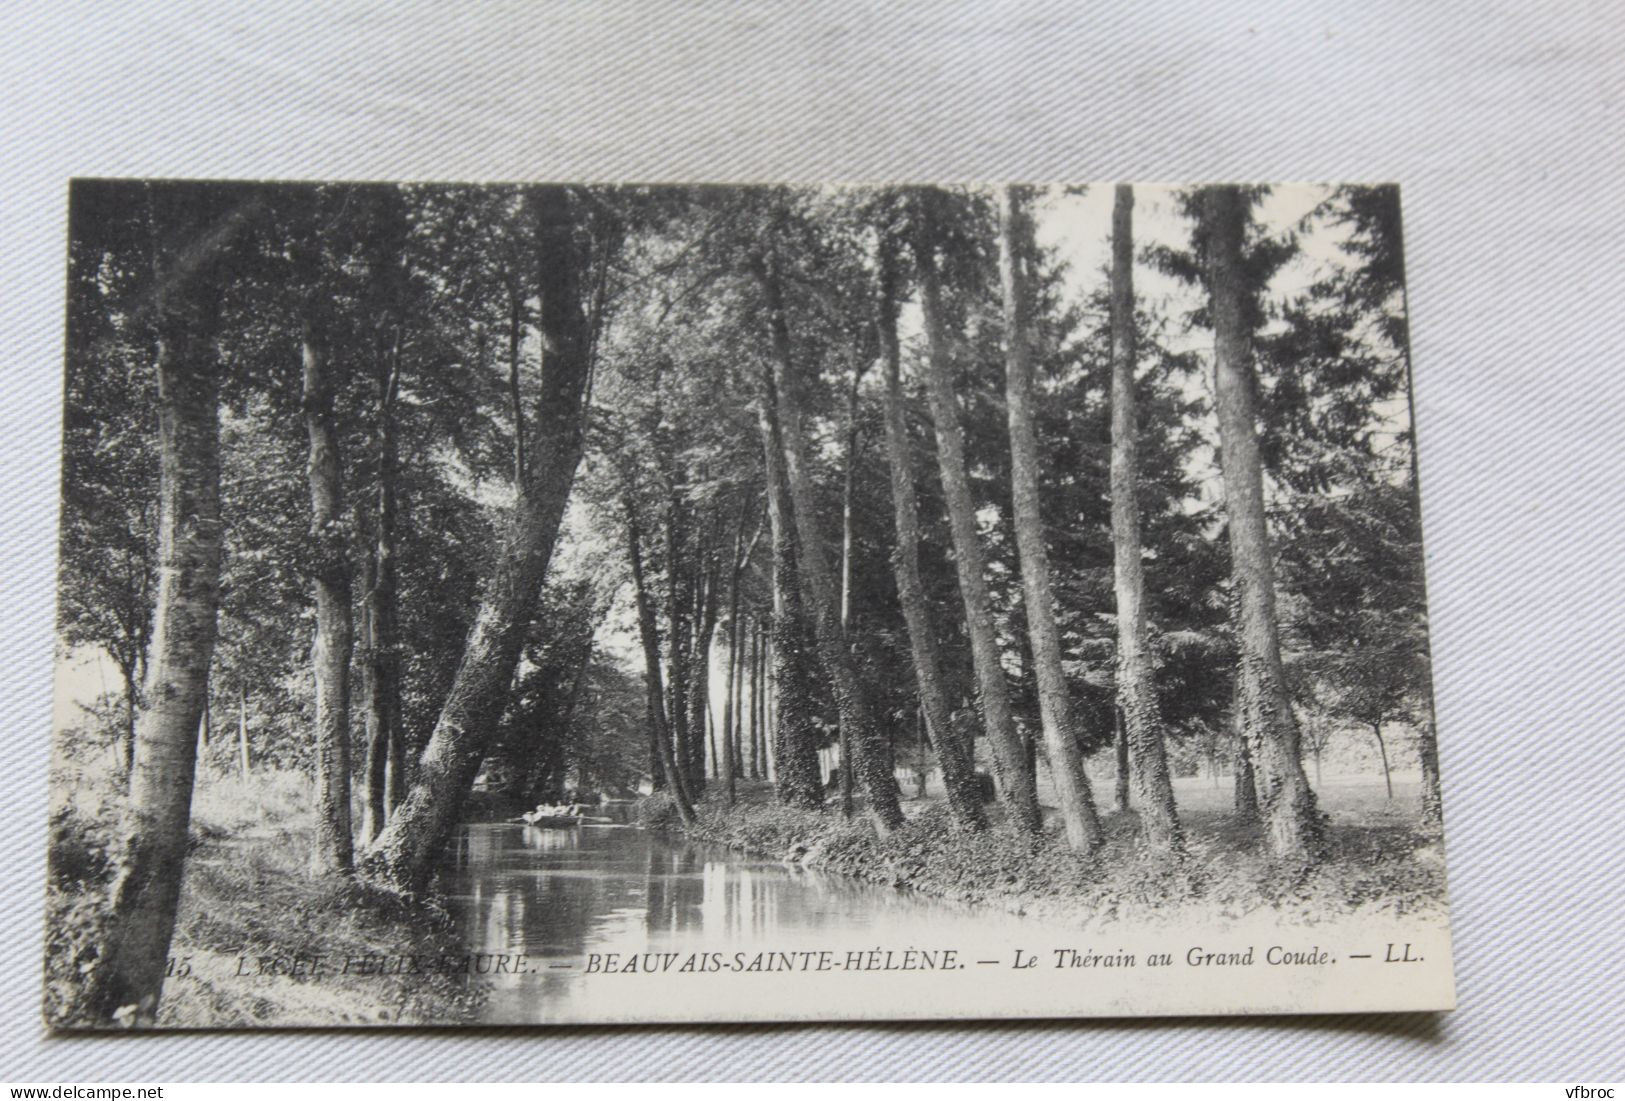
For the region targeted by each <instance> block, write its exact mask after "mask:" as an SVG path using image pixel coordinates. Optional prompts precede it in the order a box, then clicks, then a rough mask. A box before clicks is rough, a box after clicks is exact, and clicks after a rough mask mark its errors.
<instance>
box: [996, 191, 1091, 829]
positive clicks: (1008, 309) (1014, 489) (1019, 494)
mask: <svg viewBox="0 0 1625 1101" xmlns="http://www.w3.org/2000/svg"><path fill="white" fill-rule="evenodd" d="M999 197H1000V203H999V274H1000V282H1001V283H1002V284H1003V290H1004V326H1005V334H1004V340H1005V361H1004V363H1005V401H1006V408H1007V411H1008V414H1009V423H1010V480H1011V497H1012V499H1013V502H1014V507H1015V529H1016V547H1017V549H1018V551H1019V552H1020V554H1021V583H1022V592H1023V594H1024V595H1025V597H1026V606H1027V632H1028V638H1029V639H1030V641H1031V643H1032V652H1033V672H1034V674H1035V676H1036V678H1037V681H1038V713H1039V720H1040V723H1041V725H1042V726H1043V728H1044V748H1045V750H1046V751H1047V756H1048V758H1049V770H1050V778H1051V779H1052V780H1053V781H1054V783H1055V795H1056V798H1057V799H1058V800H1059V801H1060V804H1061V822H1062V825H1063V826H1064V828H1065V830H1066V839H1067V843H1068V844H1069V845H1071V846H1072V847H1073V848H1074V849H1080V850H1089V849H1093V848H1096V847H1098V846H1099V845H1100V843H1101V840H1102V835H1101V832H1100V821H1099V818H1098V816H1097V815H1096V812H1095V801H1094V794H1093V792H1091V791H1090V789H1089V777H1088V775H1087V774H1085V772H1084V771H1083V753H1082V751H1080V750H1079V749H1078V731H1077V716H1076V713H1075V712H1074V710H1073V707H1072V690H1071V688H1070V687H1069V686H1068V685H1067V683H1066V672H1065V670H1064V668H1063V667H1062V664H1061V632H1060V630H1059V629H1058V628H1057V627H1056V625H1055V608H1054V601H1055V596H1054V592H1053V591H1052V586H1051V583H1050V571H1049V550H1048V548H1047V547H1046V546H1045V543H1044V517H1043V509H1042V507H1041V503H1040V500H1039V489H1038V437H1037V434H1036V433H1035V432H1034V430H1033V410H1032V402H1033V377H1032V356H1031V354H1030V351H1029V348H1028V339H1029V335H1030V334H1029V332H1028V329H1029V326H1028V321H1027V313H1028V304H1027V293H1028V291H1027V282H1028V277H1027V271H1026V265H1027V262H1028V260H1027V258H1028V256H1029V255H1030V254H1031V249H1032V246H1031V244H1030V240H1029V238H1030V237H1031V228H1030V226H1029V225H1028V223H1027V213H1026V209H1025V204H1024V203H1023V202H1022V197H1021V195H1020V193H1019V192H1017V191H1016V189H1015V188H1013V187H1006V188H1004V189H1002V190H1001V191H1000V193H999Z"/></svg>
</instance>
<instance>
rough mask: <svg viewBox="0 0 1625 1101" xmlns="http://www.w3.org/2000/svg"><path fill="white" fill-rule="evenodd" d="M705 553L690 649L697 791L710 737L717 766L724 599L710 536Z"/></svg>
mask: <svg viewBox="0 0 1625 1101" xmlns="http://www.w3.org/2000/svg"><path fill="white" fill-rule="evenodd" d="M703 546H704V548H705V553H704V556H703V558H702V559H700V562H703V563H704V565H703V567H702V566H701V565H700V564H699V562H697V563H696V565H695V571H696V575H697V576H696V584H695V592H694V616H693V620H692V622H693V626H694V641H693V645H692V646H691V648H690V650H689V666H688V675H689V686H688V706H689V721H688V724H689V728H690V729H691V730H693V731H694V739H693V747H694V751H695V756H694V762H693V765H694V770H693V775H694V776H696V777H698V782H697V783H691V784H690V790H692V791H693V792H694V793H695V794H696V795H698V794H699V793H700V792H702V791H704V790H705V750H706V745H707V743H708V740H709V741H710V745H711V765H712V768H713V770H714V769H715V767H716V764H717V761H718V757H717V753H716V744H715V741H714V739H712V733H713V731H712V723H711V722H710V719H711V645H712V643H713V642H714V641H715V639H716V633H717V611H718V608H719V607H720V604H721V601H720V600H719V598H718V592H719V590H720V588H721V585H720V584H719V578H718V573H719V572H720V570H721V563H720V561H719V560H718V558H717V556H716V553H715V548H714V547H713V546H712V544H711V540H710V538H709V537H707V538H706V540H705V542H704V544H703Z"/></svg>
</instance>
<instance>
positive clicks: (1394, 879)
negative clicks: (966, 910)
mask: <svg viewBox="0 0 1625 1101" xmlns="http://www.w3.org/2000/svg"><path fill="white" fill-rule="evenodd" d="M1180 787H1181V790H1180V791H1179V795H1180V797H1181V807H1180V813H1181V821H1182V823H1183V825H1184V828H1185V832H1186V837H1187V855H1186V856H1185V857H1184V858H1183V859H1176V858H1172V857H1168V856H1164V855H1159V854H1156V853H1153V852H1150V851H1149V850H1147V849H1146V847H1145V846H1144V845H1143V843H1142V842H1141V839H1140V830H1139V821H1138V818H1137V816H1136V815H1135V814H1134V813H1133V812H1132V811H1129V812H1121V811H1111V812H1103V817H1102V821H1103V825H1104V827H1105V831H1106V835H1107V843H1106V846H1105V848H1104V849H1103V850H1102V851H1101V852H1100V853H1098V854H1096V855H1094V856H1085V855H1082V854H1079V853H1075V852H1072V851H1071V850H1069V849H1068V848H1067V847H1066V845H1065V842H1064V840H1063V839H1062V838H1061V837H1060V836H1059V835H1058V832H1057V831H1056V829H1055V825H1054V823H1053V822H1052V823H1051V824H1050V827H1049V829H1047V830H1046V832H1045V834H1044V835H1043V836H1041V837H1022V836H1018V835H1017V834H1015V833H1014V832H1012V831H1010V830H1008V829H1007V828H1005V827H1004V825H1003V816H1002V812H1001V811H999V809H998V808H997V807H990V808H989V810H990V812H991V814H992V818H993V820H994V822H995V828H994V829H992V830H990V831H988V832H986V833H981V834H967V833H958V832H955V830H954V828H953V822H952V819H951V818H950V816H949V815H948V813H947V811H946V808H945V807H944V806H943V805H942V804H941V803H940V802H938V801H937V800H935V799H931V798H927V799H924V800H920V799H913V800H906V801H905V803H904V809H905V811H906V812H907V813H908V816H909V823H908V825H907V826H906V827H904V828H903V829H901V830H898V831H896V832H895V833H894V834H892V835H891V836H889V837H886V838H879V837H877V836H875V834H874V831H873V829H872V828H871V826H870V824H869V823H868V821H867V820H866V819H865V818H863V817H862V808H861V805H860V807H859V811H858V815H857V816H855V817H854V818H853V820H852V821H850V822H848V821H844V820H843V819H842V818H841V815H840V810H839V806H838V800H836V801H833V802H831V803H830V804H829V805H826V807H825V809H824V811H823V812H822V813H816V812H812V811H803V810H794V809H791V808H787V807H783V806H780V805H779V804H778V803H777V801H776V799H775V797H774V793H773V791H772V788H771V786H770V785H768V784H765V783H743V784H741V785H739V793H740V802H739V803H738V805H736V806H735V807H733V808H732V809H729V808H727V807H725V806H724V805H723V802H722V800H723V795H722V792H721V790H720V786H719V785H715V784H713V785H711V789H710V790H709V791H708V792H707V795H706V797H705V799H704V800H703V801H702V803H701V805H700V807H699V808H698V810H699V814H700V822H699V823H698V825H697V826H696V827H695V828H694V829H692V830H691V831H689V832H690V833H691V834H692V835H693V836H695V837H697V838H700V839H703V840H708V841H714V842H718V843H721V844H725V845H728V846H730V847H733V848H735V849H739V850H743V851H748V852H754V853H759V854H762V855H766V856H772V857H776V858H779V859H783V860H788V861H795V862H799V863H801V864H804V865H807V866H811V867H818V868H820V869H823V870H825V871H832V872H839V873H842V874H846V875H851V876H855V877H857V878H860V879H864V880H868V881H870V882H875V883H884V884H888V885H891V886H894V887H898V888H906V889H909V890H916V891H921V892H924V893H927V894H932V895H937V896H940V897H944V898H952V899H957V900H961V901H966V902H973V903H981V904H986V905H995V906H999V907H1001V908H1003V909H1008V910H1013V911H1015V912H1018V913H1035V914H1042V915H1043V916H1045V917H1046V918H1051V919H1056V920H1063V921H1069V922H1073V923H1078V924H1082V923H1085V922H1089V921H1096V920H1110V919H1114V918H1130V919H1140V920H1145V919H1151V918H1174V917H1177V916H1178V915H1179V913H1180V911H1182V910H1187V909H1188V910H1191V911H1193V912H1199V913H1200V914H1201V915H1202V916H1204V917H1213V916H1220V917H1227V918H1239V917H1241V916H1243V915H1246V914H1248V913H1252V912H1255V911H1258V910H1261V909H1271V910H1274V911H1276V912H1278V913H1279V914H1280V915H1281V917H1282V918H1284V919H1287V920H1296V921H1302V922H1306V923H1310V922H1313V921H1315V920H1318V919H1321V918H1325V917H1330V916H1334V915H1346V914H1349V913H1352V912H1356V911H1358V912H1362V913H1372V914H1386V915H1390V916H1396V917H1397V916H1402V915H1410V914H1418V913H1425V914H1437V913H1442V912H1443V908H1444V901H1445V881H1444V859H1443V850H1442V846H1441V840H1440V833H1439V831H1438V830H1437V829H1434V828H1429V827H1426V826H1424V825H1423V824H1422V823H1421V822H1420V819H1419V815H1418V814H1417V810H1416V805H1415V804H1416V800H1415V799H1414V797H1409V798H1396V799H1395V800H1394V801H1392V802H1389V801H1388V800H1387V799H1386V798H1385V797H1384V794H1383V789H1382V781H1381V780H1380V779H1378V780H1375V781H1374V782H1367V781H1364V780H1360V781H1352V782H1347V783H1343V784H1337V785H1327V790H1326V791H1325V793H1324V796H1323V798H1322V807H1323V809H1324V810H1325V811H1326V813H1327V816H1328V827H1327V832H1328V839H1329V853H1328V855H1327V857H1326V859H1325V860H1323V861H1321V862H1319V863H1317V864H1313V865H1304V864H1294V863H1286V862H1281V861H1277V860H1273V859H1271V858H1270V857H1268V856H1265V855H1263V854H1261V852H1260V851H1259V850H1260V846H1259V844H1258V827H1257V826H1252V825H1247V824H1244V823H1242V822H1239V821H1238V820H1237V818H1236V816H1235V814H1234V813H1233V811H1232V810H1231V807H1230V802H1229V800H1230V792H1229V790H1228V789H1213V788H1212V787H1211V785H1210V784H1209V783H1208V781H1205V780H1202V781H1192V782H1187V783H1185V784H1181V785H1180ZM641 815H642V820H643V821H644V822H645V823H646V824H649V825H652V826H655V827H657V828H662V829H672V830H676V829H680V824H679V823H678V821H677V818H676V815H675V812H674V811H673V810H672V808H671V805H670V803H669V801H668V800H667V799H666V798H665V797H664V796H663V795H655V796H650V797H648V798H646V799H645V800H644V801H643V803H642V806H641Z"/></svg>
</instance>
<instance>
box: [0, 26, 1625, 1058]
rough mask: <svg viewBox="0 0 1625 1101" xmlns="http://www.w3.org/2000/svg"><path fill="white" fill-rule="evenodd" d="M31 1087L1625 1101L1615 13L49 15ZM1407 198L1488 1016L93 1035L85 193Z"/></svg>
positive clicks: (39, 70) (15, 570)
mask: <svg viewBox="0 0 1625 1101" xmlns="http://www.w3.org/2000/svg"><path fill="white" fill-rule="evenodd" d="M0 11H3V13H4V16H5V18H4V20H3V23H0V27H3V29H4V34H5V43H4V45H3V46H0V61H3V68H0V87H3V89H4V93H3V94H4V110H5V126H4V131H3V141H4V145H3V147H0V166H3V169H0V170H3V178H4V186H3V190H0V218H3V219H4V236H3V238H0V240H3V249H0V256H3V263H4V265H5V276H4V280H3V282H0V288H3V289H0V314H3V318H0V338H3V339H0V356H3V361H4V370H3V373H0V475H3V476H0V562H3V573H4V581H3V585H4V590H3V594H0V632H3V633H0V639H3V642H4V653H3V657H4V660H3V662H0V708H3V711H0V719H3V723H4V727H3V729H4V730H5V732H6V734H7V736H8V738H9V742H8V744H7V745H6V746H5V756H4V761H5V766H4V769H3V770H0V788H3V793H4V798H3V799H0V876H3V878H4V891H3V892H0V945H3V955H0V975H3V981H0V1014H3V1018H0V1077H4V1078H7V1079H9V1080H11V1081H13V1082H18V1081H29V1080H38V1081H44V1080H47V1079H50V1080H55V1081H81V1082H83V1081H88V1080H91V1079H96V1080H126V1081H128V1080H139V1079H148V1080H151V1079H157V1080H175V1079H209V1078H216V1079H230V1078H251V1079H272V1080H277V1079H292V1078H350V1077H354V1078H468V1079H500V1078H548V1079H551V1078H558V1077H569V1078H617V1079H638V1078H672V1079H697V1078H708V1077H719V1076H722V1077H773V1078H786V1079H823V1078H893V1077H907V1078H928V1079H1002V1078H1039V1079H1078V1078H1085V1079H1087V1078H1163V1079H1167V1078H1174V1079H1211V1078H1223V1077H1247V1078H1305V1077H1307V1078H1329V1079H1363V1078H1424V1079H1427V1078H1453V1079H1455V1078H1473V1079H1480V1078H1482V1079H1495V1078H1507V1077H1536V1078H1543V1079H1563V1080H1567V1081H1580V1080H1591V1081H1594V1080H1596V1079H1599V1078H1612V1079H1614V1080H1618V1079H1619V1078H1621V1077H1622V1076H1625V1017H1622V1005H1625V935H1622V932H1621V927H1622V903H1625V889H1622V888H1625V857H1622V844H1625V836H1622V833H1625V831H1622V829H1621V825H1622V812H1621V805H1622V803H1621V798H1620V793H1619V790H1618V788H1619V776H1620V772H1621V769H1620V761H1619V755H1620V752H1621V747H1622V745H1625V723H1622V722H1621V719H1620V712H1621V708H1622V706H1625V692H1622V688H1621V685H1622V682H1625V668H1622V662H1621V658H1620V639H1621V628H1622V626H1625V624H1622V619H1625V617H1622V614H1621V613H1622V610H1625V597H1622V595H1621V586H1622V584H1625V577H1622V575H1621V569H1620V556H1621V549H1622V548H1621V539H1620V536H1619V530H1620V525H1621V523H1622V521H1625V494H1622V492H1621V489H1622V480H1625V474H1622V471H1625V428H1622V425H1621V421H1622V419H1625V381H1622V380H1625V362H1622V360H1625V356H1622V337H1625V313H1622V311H1621V309H1620V305H1619V300H1620V296H1621V294H1622V292H1625V279H1622V278H1621V256H1622V246H1625V229H1622V227H1625V201H1622V197H1625V142H1622V136H1621V135H1622V130H1625V125H1622V123H1625V120H1622V117H1621V115H1622V111H1621V97H1622V95H1625V14H1622V12H1621V10H1620V9H1619V8H1618V7H1616V6H1614V5H1612V4H1609V3H1605V2H1599V3H1593V4H1582V3H1564V2H1554V0H1545V2H1529V3H1521V4H1519V3H1504V2H1503V3H1448V2H1432V3H1380V2H1374V0H1359V2H1350V3H1279V2H1277V3H1219V2H1206V3H1202V2H1193V3H1144V2H1139V3H1122V4H1119V5H1115V6H1111V7H1108V6H1107V5H1104V4H1099V3H1097V4H1090V5H1083V4H1066V3H1043V2H1031V3H1016V2H1002V0H983V2H981V3H924V2H920V3H896V4H890V5H887V4H880V3H869V4H861V3H850V2H846V3H840V2H828V0H826V2H824V3H820V4H812V3H793V2H792V3H782V4H781V3H734V2H727V3H724V2H713V3H694V4H686V5H678V4H667V3H657V2H654V0H644V2H614V0H607V2H596V3H543V2H539V0H538V2H527V3H514V4H507V5H504V4H494V3H493V4H481V5H475V4H443V3H436V2H435V0H425V2H422V3H413V2H400V3H394V4H382V3H374V4H358V3H328V4H304V3H279V4H263V3H262V4H239V5H226V4H218V3H215V4H180V3H169V4H161V5H160V4H147V5H141V4H129V5H118V6H114V5H74V4H55V5H44V4H24V3H9V2H8V3H3V4H0ZM75 174H80V175H89V174H130V175H193V176H277V177H284V178H297V177H350V178H358V177H365V178H379V179H395V178H425V177H433V178H441V179H573V178H591V179H599V180H604V179H640V180H676V179H683V180H764V179H794V180H820V179H846V180H853V179H861V180H882V179H896V178H909V179H915V180H926V179H929V180H939V179H954V180H970V179H990V178H991V179H1004V178H1028V179H1067V180H1092V179H1130V180H1190V179H1216V178H1231V179H1235V178H1242V179H1261V180H1302V179H1312V180H1343V179H1361V180H1386V179H1396V180H1399V181H1401V182H1402V183H1403V185H1404V200H1405V215H1406V228H1407V232H1408V238H1409V243H1410V250H1409V251H1410V256H1409V260H1410V276H1411V284H1410V294H1411V298H1410V300H1411V305H1412V312H1413V326H1414V334H1415V341H1416V345H1415V358H1416V365H1417V366H1416V385H1417V391H1418V397H1419V406H1420V408H1419V416H1418V420H1419V427H1420V433H1421V474H1422V489H1423V498H1424V506H1425V518H1426V536H1427V545H1428V570H1429V583H1430V585H1429V587H1430V596H1431V603H1432V610H1433V624H1434V645H1435V650H1434V653H1435V662H1436V675H1437V689H1438V705H1439V724H1440V739H1441V746H1442V751H1443V766H1444V781H1445V796H1446V811H1447V816H1448V825H1449V837H1448V845H1449V867H1450V875H1451V897H1452V905H1453V908H1454V915H1455V933H1456V952H1457V965H1458V969H1459V982H1460V996H1461V1006H1462V1008H1461V1009H1459V1010H1458V1011H1457V1012H1455V1013H1453V1014H1448V1015H1443V1016H1438V1017H1433V1016H1408V1017H1374V1016H1373V1017H1360V1018H1343V1019H1338V1018H1322V1019H1291V1020H1287V1019H1282V1020H1221V1021H1196V1020H1180V1021H1132V1022H1106V1023H1091V1022H1081V1023H1079V1022H1059V1023H1056V1022H1050V1023H1024V1022H1015V1023H1009V1022H1007V1023H996V1024H988V1025H985V1026H975V1027H963V1026H960V1027H938V1026H930V1025H908V1026H899V1027H881V1028H875V1027H818V1028H812V1027H751V1028H706V1029H698V1028H695V1029H686V1030H685V1029H623V1030H609V1029H583V1030H553V1031H537V1030H529V1031H526V1030H502V1031H484V1032H477V1033H471V1032H459V1031H414V1032H396V1033H390V1032H332V1033H313V1032H288V1033H280V1034H260V1035H252V1034H236V1035H233V1034H225V1033H212V1034H190V1035H169V1036H143V1037H112V1038H92V1039H77V1038H68V1039H58V1038H48V1037H46V1036H45V1035H44V1033H43V1030H42V1029H41V1026H40V1025H39V1012H38V1004H39V967H40V965H39V960H40V913H41V897H42V892H43V886H42V884H43V867H44V860H43V851H44V844H43V843H44V834H45V829H44V827H45V815H44V809H43V808H44V806H45V791H44V787H45V759H46V740H47V730H48V720H49V712H50V707H49V697H50V664H51V619H52V600H53V596H52V568H53V566H52V558H53V541H54V527H55V523H56V503H55V490H56V477H57V450H58V417H59V405H60V388H61V382H60V377H61V376H60V355H61V350H60V344H61V341H60V333H61V327H62V308H61V296H62V278H63V259H64V249H63V226H64V215H65V202H64V200H65V195H66V190H65V183H66V180H67V179H68V177H69V176H70V175H75Z"/></svg>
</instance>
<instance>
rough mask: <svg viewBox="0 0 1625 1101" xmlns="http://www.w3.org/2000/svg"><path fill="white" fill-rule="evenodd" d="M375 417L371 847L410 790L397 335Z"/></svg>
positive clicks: (367, 612)
mask: <svg viewBox="0 0 1625 1101" xmlns="http://www.w3.org/2000/svg"><path fill="white" fill-rule="evenodd" d="M377 386H378V393H377V409H376V411H375V413H374V418H375V419H374V423H373V432H374V441H373V443H374V450H375V455H374V459H375V461H376V464H377V474H378V493H377V503H376V509H377V511H376V513H375V515H374V517H373V530H372V533H371V534H372V546H371V548H370V552H369V554H368V556H367V577H366V580H367V585H366V589H365V591H364V592H363V593H362V601H361V604H362V609H361V614H362V617H363V621H364V624H365V627H364V635H365V637H366V647H365V651H364V653H363V662H362V664H363V669H364V671H365V676H366V684H367V712H366V726H367V801H366V818H365V821H364V823H363V825H362V830H361V836H362V838H363V841H364V842H370V841H371V840H372V839H373V838H375V837H377V836H378V834H379V832H380V831H382V830H383V828H384V823H385V822H386V821H387V820H388V818H389V815H390V814H392V813H394V809H395V806H396V804H397V803H399V802H400V798H401V794H402V792H403V791H404V789H405V782H404V781H405V769H404V765H405V762H404V760H403V758H404V756H405V744H404V738H403V736H402V733H401V702H400V701H401V658H400V626H399V623H400V614H399V609H398V597H397V592H398V590H397V587H396V585H397V583H396V565H395V519H396V511H397V508H396V479H397V478H398V477H399V473H398V467H399V455H398V448H397V444H396V438H395V396H396V393H397V392H398V389H399V386H400V334H399V332H397V333H396V334H395V338H394V340H393V341H392V343H391V347H390V351H389V355H388V357H387V359H383V360H382V361H381V363H380V366H379V375H378V383H377Z"/></svg>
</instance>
